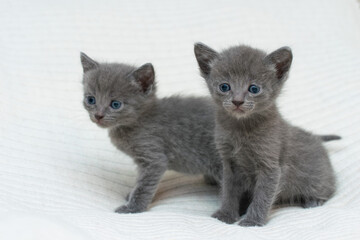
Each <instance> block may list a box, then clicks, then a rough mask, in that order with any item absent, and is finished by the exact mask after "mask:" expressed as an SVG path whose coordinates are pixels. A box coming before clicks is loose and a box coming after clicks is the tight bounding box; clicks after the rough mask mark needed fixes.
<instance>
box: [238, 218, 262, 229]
mask: <svg viewBox="0 0 360 240" xmlns="http://www.w3.org/2000/svg"><path fill="white" fill-rule="evenodd" d="M239 225H240V226H242V227H255V226H264V223H261V222H259V221H256V220H253V219H249V218H247V217H244V218H243V219H241V220H240V222H239Z"/></svg>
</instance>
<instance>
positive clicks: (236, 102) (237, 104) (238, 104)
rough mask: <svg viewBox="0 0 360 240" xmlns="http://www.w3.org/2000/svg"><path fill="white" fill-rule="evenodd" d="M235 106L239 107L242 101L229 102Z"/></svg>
mask: <svg viewBox="0 0 360 240" xmlns="http://www.w3.org/2000/svg"><path fill="white" fill-rule="evenodd" d="M231 102H232V103H233V104H234V105H235V106H237V107H238V106H240V105H242V104H243V103H244V101H231Z"/></svg>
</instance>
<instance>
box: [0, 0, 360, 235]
mask: <svg viewBox="0 0 360 240" xmlns="http://www.w3.org/2000/svg"><path fill="white" fill-rule="evenodd" d="M0 5H1V8H0V54H1V57H0V116H1V117H0V123H1V124H0V206H1V208H0V215H1V217H0V239H90V238H93V239H327V240H328V239H360V229H359V227H360V177H359V174H360V171H359V170H360V157H359V155H360V144H359V143H360V107H359V105H360V90H359V89H360V59H359V56H360V11H359V4H358V2H357V1H355V0H331V1H313V0H299V1H287V0H286V1H285V0H284V1H266V0H256V1H245V0H244V1H239V0H237V1H227V0H223V1H218V0H216V1H156V2H150V1H131V2H130V1H115V0H114V1H106V2H102V1H68V0H67V1H57V3H54V2H51V1H1V2H0ZM196 41H203V42H204V43H206V44H208V45H209V46H211V47H213V48H215V49H218V50H220V49H222V48H225V47H228V46H231V45H234V44H238V43H245V44H249V45H252V46H255V47H259V48H261V49H265V50H267V51H272V50H275V49H277V48H278V47H281V46H283V45H288V46H290V47H291V48H292V49H293V53H294V62H293V66H292V70H291V74H290V78H289V80H288V82H287V83H286V87H285V90H284V92H283V94H282V96H281V98H280V99H279V106H280V108H281V111H282V113H283V114H284V116H285V117H286V118H287V119H289V120H290V121H291V122H292V123H294V124H296V125H299V126H302V127H305V128H306V129H309V130H312V131H314V132H316V133H335V134H339V135H341V136H342V137H343V139H342V140H341V141H334V142H330V143H327V144H326V147H327V149H328V150H329V153H330V156H331V160H332V163H333V166H334V168H335V171H336V175H337V180H338V190H337V193H336V195H335V196H334V197H333V198H332V199H331V200H330V201H328V202H327V203H326V204H325V205H324V206H323V207H318V208H313V209H301V208H298V207H288V208H281V209H277V210H273V211H272V212H271V214H270V217H269V221H268V224H267V225H266V226H264V227H262V228H242V227H239V226H238V225H236V224H234V225H226V224H224V223H221V222H219V221H217V220H215V219H212V218H210V215H211V214H212V213H213V212H214V211H215V210H216V209H217V208H218V207H219V203H220V201H219V199H218V196H217V189H216V188H214V187H210V186H206V185H205V184H204V183H203V180H202V178H201V176H185V175H181V174H178V173H174V172H169V173H167V174H166V176H165V177H164V179H163V180H162V182H161V184H160V187H159V189H158V192H157V194H156V196H155V199H154V202H153V203H152V205H151V208H150V209H149V211H148V212H145V213H141V214H132V215H120V214H115V213H114V212H113V210H114V209H115V208H116V207H118V206H119V205H121V204H123V203H124V202H125V200H124V197H125V195H126V193H127V192H129V190H130V188H131V187H132V186H133V185H134V182H135V177H136V173H135V165H134V163H133V162H132V160H131V159H130V158H129V157H127V156H125V155H124V154H122V153H121V152H119V151H118V150H116V149H115V148H114V147H113V146H112V145H111V143H110V141H109V139H108V137H107V133H106V131H105V130H103V129H100V128H98V127H96V126H95V125H94V124H93V123H91V122H90V121H89V119H88V116H87V114H86V112H85V110H83V107H82V88H81V87H82V86H81V74H82V69H81V66H80V61H79V52H80V51H84V52H85V53H87V54H88V55H89V56H91V57H93V58H95V59H97V60H106V61H119V62H127V63H133V64H142V63H146V62H152V63H153V64H154V66H155V69H156V72H157V80H158V86H159V95H160V96H168V95H171V94H175V93H180V94H184V95H205V94H208V93H207V89H206V87H205V84H204V82H203V80H202V79H201V77H200V76H199V73H198V67H197V64H196V61H195V58H194V56H193V43H194V42H196ZM44 231H45V232H44ZM31 232H33V233H31ZM49 232H52V233H53V234H54V235H56V236H57V238H55V237H54V238H49V235H48V233H49ZM60 232H62V234H63V235H62V234H60ZM62 236H63V237H62ZM89 236H90V237H89Z"/></svg>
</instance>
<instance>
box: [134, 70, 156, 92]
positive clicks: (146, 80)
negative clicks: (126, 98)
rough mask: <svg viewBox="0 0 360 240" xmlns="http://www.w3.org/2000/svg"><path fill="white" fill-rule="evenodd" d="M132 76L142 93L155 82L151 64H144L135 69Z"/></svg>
mask: <svg viewBox="0 0 360 240" xmlns="http://www.w3.org/2000/svg"><path fill="white" fill-rule="evenodd" d="M132 75H133V76H134V78H135V80H136V81H137V82H138V84H140V86H141V88H142V90H143V92H146V91H148V90H149V87H150V86H152V85H153V84H154V81H155V70H154V67H153V65H152V64H151V63H146V64H144V65H142V66H141V67H139V68H138V69H136V70H135V71H134V72H133V73H132Z"/></svg>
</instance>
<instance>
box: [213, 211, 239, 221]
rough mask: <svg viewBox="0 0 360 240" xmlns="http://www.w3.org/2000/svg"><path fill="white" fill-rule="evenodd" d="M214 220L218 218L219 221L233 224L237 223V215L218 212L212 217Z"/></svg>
mask: <svg viewBox="0 0 360 240" xmlns="http://www.w3.org/2000/svg"><path fill="white" fill-rule="evenodd" d="M211 217H213V218H217V219H218V220H220V221H222V222H225V223H228V224H231V223H234V222H236V218H237V217H236V215H235V214H232V213H228V212H225V211H223V210H221V209H220V210H217V211H216V212H215V213H214V214H213V215H211Z"/></svg>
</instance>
